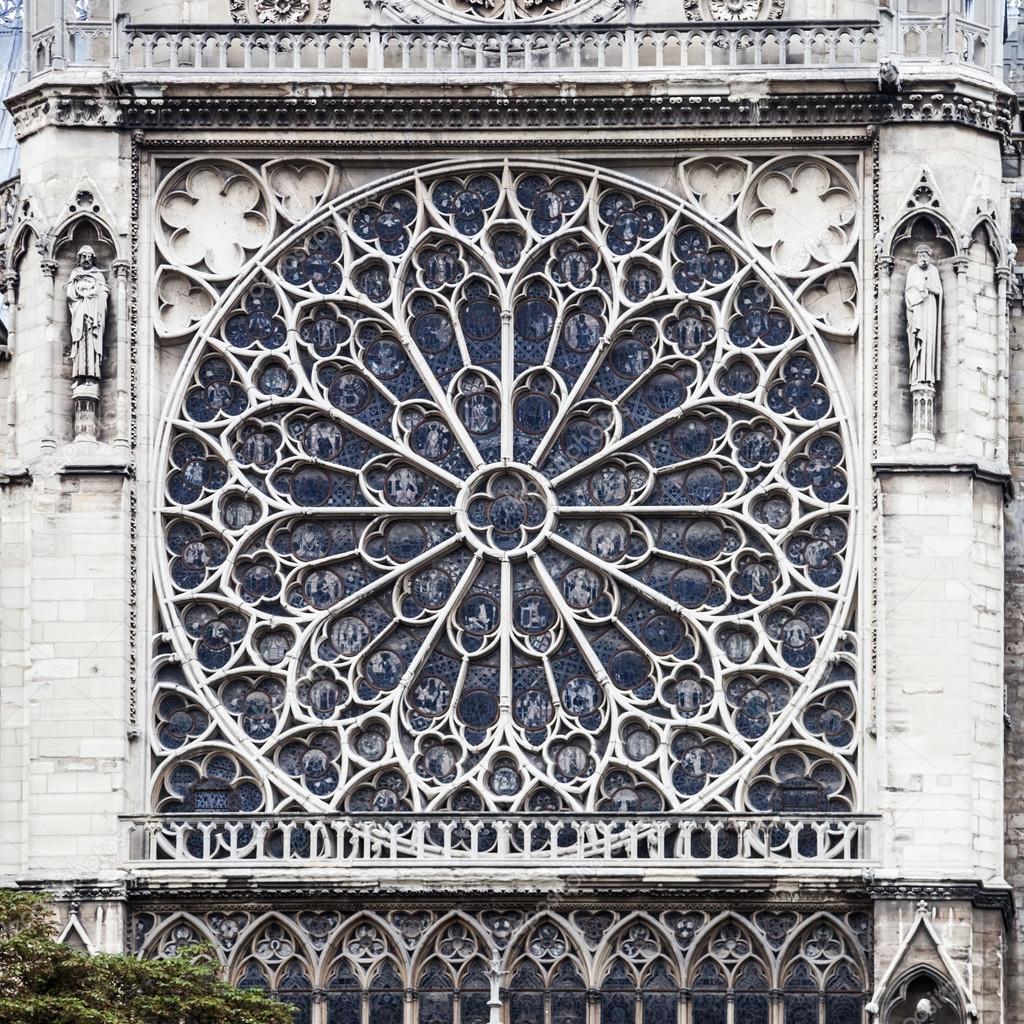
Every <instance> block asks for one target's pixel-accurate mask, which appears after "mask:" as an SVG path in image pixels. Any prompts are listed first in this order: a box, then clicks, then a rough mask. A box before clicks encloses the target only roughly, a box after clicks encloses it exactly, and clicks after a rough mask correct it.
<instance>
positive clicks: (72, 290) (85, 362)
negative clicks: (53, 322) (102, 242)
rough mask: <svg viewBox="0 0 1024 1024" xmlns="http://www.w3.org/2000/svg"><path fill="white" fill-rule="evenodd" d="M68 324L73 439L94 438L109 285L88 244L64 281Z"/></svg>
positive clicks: (80, 252) (79, 252)
mask: <svg viewBox="0 0 1024 1024" xmlns="http://www.w3.org/2000/svg"><path fill="white" fill-rule="evenodd" d="M66 292H67V299H68V310H69V313H70V318H71V323H70V332H71V396H72V400H73V401H74V407H75V408H74V412H75V439H76V440H95V438H96V436H97V433H98V431H97V418H98V412H99V401H100V379H101V377H102V373H103V331H104V328H105V326H106V322H107V303H108V301H109V299H110V287H109V286H108V285H107V280H106V277H105V276H104V273H103V271H102V270H100V268H99V267H97V266H96V253H95V252H94V251H93V249H92V247H91V246H88V245H83V246H82V247H81V248H80V249H79V250H78V256H77V259H76V261H75V269H74V270H72V271H71V276H70V277H69V278H68V283H67V288H66Z"/></svg>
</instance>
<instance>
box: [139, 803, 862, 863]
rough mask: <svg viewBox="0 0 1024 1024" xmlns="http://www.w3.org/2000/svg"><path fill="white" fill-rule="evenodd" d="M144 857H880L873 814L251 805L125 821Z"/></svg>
mask: <svg viewBox="0 0 1024 1024" xmlns="http://www.w3.org/2000/svg"><path fill="white" fill-rule="evenodd" d="M126 822H127V827H128V843H129V851H130V854H129V859H130V860H131V862H132V863H133V864H135V865H139V866H160V865H164V866H180V865H182V864H187V863H189V862H191V863H194V864H196V865H200V866H201V865H203V864H206V865H207V866H209V864H211V863H212V862H217V863H221V864H224V863H231V862H243V863H245V864H253V865H261V864H262V865H278V866H280V865H282V864H285V863H288V862H292V863H297V864H309V863H311V862H316V863H325V862H333V863H340V864H344V865H345V866H347V867H360V866H367V867H369V866H376V867H381V866H387V865H388V864H389V863H390V864H395V863H405V864H410V863H412V862H415V863H416V864H417V865H419V866H421V867H443V866H444V865H446V864H451V863H452V862H461V863H464V864H465V863H473V864H475V865H478V866H483V867H488V868H500V867H513V868H516V869H517V870H530V869H534V868H544V869H551V868H552V867H556V868H558V869H563V868H571V867H573V866H579V867H590V868H594V867H595V866H597V865H600V866H601V869H602V870H604V869H606V868H611V869H613V870H614V869H615V868H616V867H621V868H627V869H629V868H635V866H636V863H637V862H641V863H642V865H643V866H644V867H645V868H651V867H680V866H686V865H692V866H694V867H708V866H714V865H716V864H718V865H722V866H729V867H731V868H736V867H737V866H744V865H747V866H759V867H764V866H768V865H771V866H777V867H781V866H794V867H800V868H801V869H806V868H814V867H815V866H820V867H821V868H823V869H827V870H835V868H836V867H837V866H845V867H859V866H864V865H868V864H870V863H873V862H874V859H875V854H874V847H875V835H874V832H875V828H876V826H877V820H876V819H874V818H872V817H870V816H865V815H835V814H818V815H788V816H766V815H742V816H736V815H726V814H696V815H678V814H664V815H631V814H606V815H601V814H567V815H564V816H560V815H530V814H508V815H500V814H461V815H451V814H446V813H443V812H442V813H437V814H410V815H401V816H396V815H389V814H365V815H348V814H323V815H302V814H252V815H235V816H227V815H180V816H179V815H165V816H150V817H140V818H129V819H126Z"/></svg>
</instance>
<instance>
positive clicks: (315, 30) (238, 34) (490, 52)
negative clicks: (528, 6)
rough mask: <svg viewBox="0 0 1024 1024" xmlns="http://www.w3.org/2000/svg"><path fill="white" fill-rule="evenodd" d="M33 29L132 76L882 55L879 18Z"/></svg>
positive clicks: (684, 67)
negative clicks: (720, 22)
mask: <svg viewBox="0 0 1024 1024" xmlns="http://www.w3.org/2000/svg"><path fill="white" fill-rule="evenodd" d="M58 41H59V39H58V36H57V34H56V33H55V31H54V29H53V28H48V29H44V30H41V31H38V32H36V33H34V34H33V35H32V37H31V40H30V48H31V55H30V59H29V62H28V63H29V67H30V69H31V74H32V75H39V74H42V73H44V72H46V71H48V70H50V69H51V68H57V69H60V68H68V67H71V68H76V67H82V68H85V67H94V66H105V67H111V68H112V69H113V70H114V71H116V72H119V73H120V74H121V76H123V77H124V78H127V79H131V78H132V77H133V76H135V75H137V74H140V73H141V74H144V75H145V76H146V78H147V79H154V78H155V79H159V78H160V77H161V76H168V77H175V78H177V77H180V76H181V75H184V74H188V75H196V76H197V77H199V76H201V77H218V76H221V77H226V76H228V75H233V74H237V73H238V72H239V71H244V72H255V73H267V74H273V73H274V72H278V73H281V74H287V76H288V77H289V78H294V77H296V76H300V77H301V76H305V75H308V76H310V77H314V76H319V77H323V76H325V75H330V76H332V77H333V76H338V77H342V78H345V79H347V78H354V79H370V78H374V77H376V76H379V75H381V74H387V75H391V74H394V73H395V72H400V73H402V74H403V78H404V79H409V80H414V79H415V78H416V77H418V76H425V77H427V78H437V77H439V76H444V77H445V78H456V79H459V80H465V79H471V78H472V77H473V76H474V75H479V76H485V77H486V78H487V79H488V80H493V78H494V75H495V74H496V73H497V74H499V75H500V74H502V73H506V72H507V73H508V74H509V75H513V74H514V75H515V77H516V79H517V80H522V77H523V76H524V75H526V76H531V75H533V76H544V75H548V76H551V75H555V76H558V75H573V76H591V75H594V76H598V77H607V76H616V77H623V76H628V77H643V76H644V75H650V76H652V77H653V76H665V75H666V74H671V75H680V74H687V73H689V74H701V75H704V74H707V72H708V71H709V69H710V70H717V69H721V70H723V71H724V70H729V71H730V72H735V71H750V72H759V73H765V72H771V73H792V72H801V71H802V72H805V73H806V72H808V71H813V70H816V69H825V68H827V69H834V70H840V71H846V72H854V71H858V70H859V71H861V72H862V73H863V72H864V69H865V67H867V68H868V70H870V68H871V67H872V66H874V65H875V64H877V62H878V60H879V59H880V56H881V54H880V47H879V29H878V26H877V25H876V24H874V23H869V22H841V21H837V22H831V23H828V24H820V23H804V22H785V23H778V22H772V23H737V24H733V25H708V24H696V23H694V24H683V25H645V26H640V25H635V26H634V25H629V24H608V25H561V26H556V27H550V26H539V27H533V28H524V27H522V26H518V25H515V24H509V25H488V26H486V27H481V28H479V29H476V28H468V29H467V28H463V27H451V26H421V25H409V26H387V27H383V26H382V27H373V26H367V27H361V26H360V27H351V26H349V27H346V26H330V25H322V26H308V27H307V26H303V27H295V28H289V27H274V28H267V27H265V26H257V25H234V26H202V25H196V26H182V25H173V26H172V25H133V24H130V23H128V22H127V21H125V20H121V21H119V22H118V23H117V24H115V25H113V26H112V25H111V24H110V23H107V24H103V23H101V22H91V21H80V22H70V23H68V25H67V26H66V39H65V40H64V42H63V45H61V46H58V45H57V43H58Z"/></svg>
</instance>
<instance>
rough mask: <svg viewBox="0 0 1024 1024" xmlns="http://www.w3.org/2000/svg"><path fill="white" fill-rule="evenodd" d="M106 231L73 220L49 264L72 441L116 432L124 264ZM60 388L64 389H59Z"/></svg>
mask: <svg viewBox="0 0 1024 1024" xmlns="http://www.w3.org/2000/svg"><path fill="white" fill-rule="evenodd" d="M115 257H116V252H115V249H114V245H113V243H112V242H111V240H110V238H109V236H108V235H107V234H106V232H104V231H102V230H101V229H99V228H98V227H97V226H96V225H95V224H93V223H92V222H91V221H77V222H76V223H75V224H73V225H72V227H71V228H70V230H68V231H67V233H66V234H65V235H64V236H63V237H62V238H61V239H60V240H59V241H58V243H57V245H56V246H55V249H54V260H53V261H52V262H51V268H52V270H53V273H54V275H55V281H54V297H53V308H54V313H55V319H57V322H58V323H59V324H61V328H60V330H61V346H62V350H61V356H62V358H61V364H60V365H61V376H62V377H63V378H64V379H65V380H66V381H67V384H66V385H65V386H66V387H67V388H68V389H69V390H68V399H67V404H66V405H65V406H64V407H65V408H68V407H70V409H71V415H72V430H71V433H72V437H73V439H74V441H75V442H76V443H79V444H81V443H84V444H93V443H96V442H101V441H102V442H109V441H111V440H113V439H114V438H115V435H120V434H121V433H122V431H120V430H118V426H117V425H118V418H119V411H120V414H121V417H122V418H123V417H124V414H125V412H126V410H124V409H121V410H119V408H118V405H119V402H118V395H117V390H118V381H117V378H118V373H117V369H116V363H117V347H118V346H117V322H118V316H117V306H118V303H117V296H118V294H119V292H120V290H121V286H122V285H123V283H124V279H123V278H122V277H121V276H120V275H121V273H123V270H124V266H123V265H122V264H120V263H119V261H118V260H117V259H116V258H115ZM61 390H63V389H61Z"/></svg>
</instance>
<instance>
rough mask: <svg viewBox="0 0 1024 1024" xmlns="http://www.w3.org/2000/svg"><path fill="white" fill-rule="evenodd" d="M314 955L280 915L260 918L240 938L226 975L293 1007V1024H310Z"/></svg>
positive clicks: (315, 959) (241, 985) (290, 924)
mask: <svg viewBox="0 0 1024 1024" xmlns="http://www.w3.org/2000/svg"><path fill="white" fill-rule="evenodd" d="M316 962H317V958H316V953H315V951H314V950H313V949H312V947H311V946H310V945H309V943H308V942H307V940H306V938H305V937H304V936H303V935H301V934H300V933H299V931H298V930H297V929H296V928H295V927H294V925H293V923H292V922H291V921H289V920H288V919H287V918H286V917H284V916H282V915H281V914H277V913H271V914H269V915H267V916H265V917H261V918H259V919H258V920H257V921H256V922H254V923H253V924H252V925H250V926H249V928H247V929H246V931H245V932H244V933H243V934H242V935H241V936H240V937H239V940H238V943H237V945H236V946H235V949H234V950H233V952H232V954H231V959H230V961H229V964H228V976H229V978H230V979H231V981H233V982H234V983H235V984H236V985H238V986H239V988H253V989H259V990H260V991H262V992H266V993H267V994H268V995H271V996H273V997H274V998H275V999H278V1000H280V1001H281V1002H282V1003H287V1004H289V1005H290V1006H293V1007H294V1008H295V1016H294V1018H293V1020H294V1024H312V1019H313V986H314V978H315V976H316Z"/></svg>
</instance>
